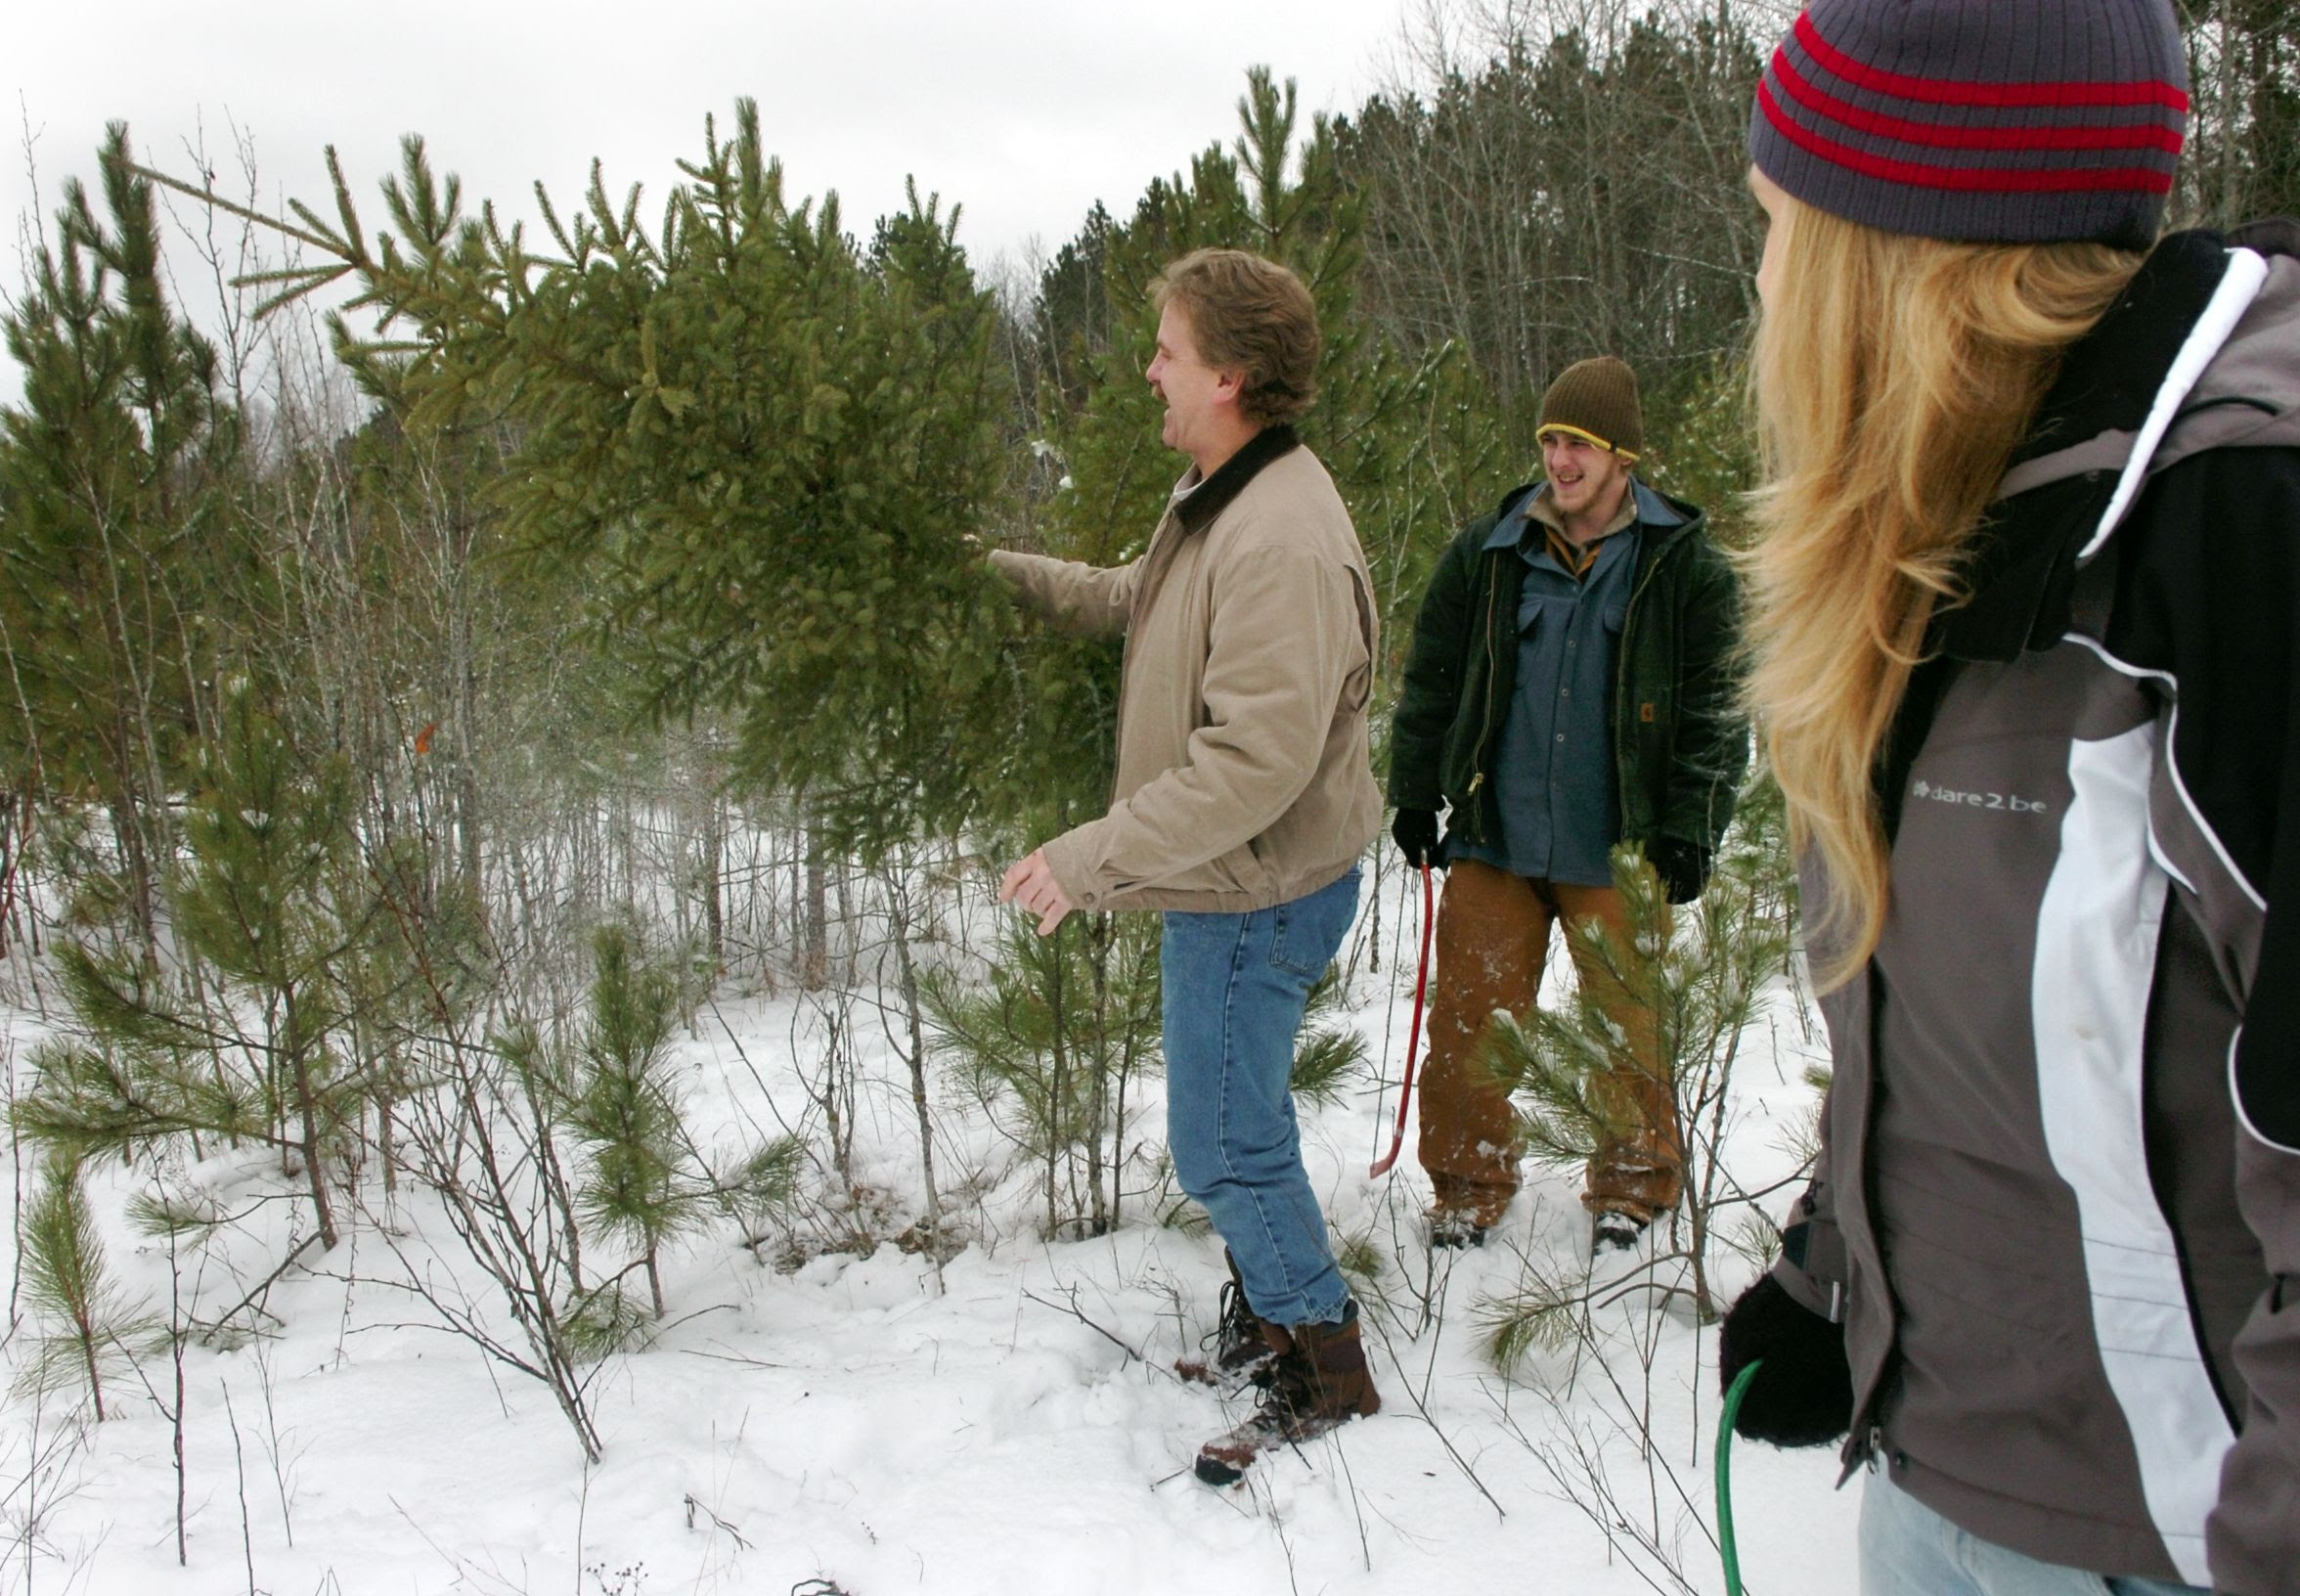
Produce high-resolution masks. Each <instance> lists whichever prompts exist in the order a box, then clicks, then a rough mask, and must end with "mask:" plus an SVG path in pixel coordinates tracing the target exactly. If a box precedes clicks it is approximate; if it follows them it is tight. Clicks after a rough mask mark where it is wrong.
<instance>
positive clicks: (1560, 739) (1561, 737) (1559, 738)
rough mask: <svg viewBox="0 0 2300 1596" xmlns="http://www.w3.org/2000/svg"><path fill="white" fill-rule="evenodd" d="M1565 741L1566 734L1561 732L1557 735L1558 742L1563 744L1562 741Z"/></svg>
mask: <svg viewBox="0 0 2300 1596" xmlns="http://www.w3.org/2000/svg"><path fill="white" fill-rule="evenodd" d="M1565 740H1566V734H1565V733H1564V732H1563V731H1560V732H1559V733H1558V741H1560V742H1563V741H1565Z"/></svg>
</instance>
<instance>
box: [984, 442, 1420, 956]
mask: <svg viewBox="0 0 2300 1596" xmlns="http://www.w3.org/2000/svg"><path fill="white" fill-rule="evenodd" d="M991 557H992V558H993V560H994V561H995V563H996V566H997V568H998V570H999V571H1000V572H1002V573H1003V574H1004V575H1005V576H1006V577H1007V578H1008V579H1009V580H1010V581H1012V582H1013V583H1014V584H1015V587H1016V589H1017V590H1018V592H1019V594H1020V597H1021V598H1022V599H1023V601H1024V602H1026V603H1029V604H1031V605H1032V606H1034V607H1036V608H1038V609H1039V610H1042V611H1044V612H1045V613H1047V614H1048V615H1050V616H1052V617H1054V618H1055V619H1056V620H1057V621H1058V622H1059V623H1061V624H1064V625H1066V626H1068V627H1070V628H1072V629H1075V630H1078V631H1082V632H1087V633H1114V632H1124V633H1125V634H1126V639H1127V643H1126V665H1125V670H1124V675H1123V678H1122V683H1121V687H1120V690H1119V709H1118V776H1117V780H1116V782H1115V783H1114V786H1113V790H1112V796H1111V804H1110V812H1109V813H1108V814H1107V815H1105V816H1103V817H1102V818H1101V819H1100V820H1090V821H1088V822H1087V823H1086V824H1084V825H1082V826H1078V827H1076V828H1075V829H1073V830H1070V831H1066V832H1064V833H1063V834H1062V835H1061V836H1059V837H1056V838H1055V839H1054V840H1053V841H1051V842H1049V843H1047V844H1046V845H1045V853H1046V861H1047V864H1049V865H1050V866H1051V867H1052V868H1053V871H1054V878H1055V880H1057V881H1058V882H1060V883H1061V885H1062V890H1063V891H1064V892H1065V893H1066V894H1067V895H1068V896H1069V898H1070V900H1071V902H1072V903H1073V904H1075V905H1076V906H1077V907H1078V908H1080V909H1184V910H1195V911H1210V910H1212V911H1222V912H1233V913H1235V912H1244V911H1249V910H1253V909H1267V908H1269V907H1271V906H1272V905H1275V904H1282V903H1286V902H1289V901H1291V900H1293V899H1296V898H1300V897H1302V896H1303V895H1305V894H1306V893H1311V892H1315V891H1317V890H1318V889H1319V888H1320V887H1324V886H1328V885H1331V884H1332V883H1333V882H1334V881H1336V880H1338V879H1340V878H1341V876H1342V875H1343V873H1344V872H1345V871H1347V870H1348V869H1349V867H1350V865H1351V864H1354V863H1355V862H1356V860H1357V858H1358V856H1359V855H1360V854H1362V853H1363V852H1364V851H1365V848H1366V845H1367V844H1368V843H1369V842H1371V841H1372V840H1373V838H1374V835H1375V833H1376V832H1377V831H1378V830H1379V829H1380V827H1381V818H1382V798H1381V792H1380V789H1379V788H1377V787H1376V785H1375V784H1374V776H1373V768H1372V755H1371V750H1370V746H1369V742H1368V733H1367V730H1366V708H1367V704H1368V702H1369V701H1370V699H1371V697H1372V693H1373V662H1374V658H1375V647H1376V643H1377V638H1376V625H1377V623H1376V621H1375V618H1374V605H1373V581H1372V578H1371V577H1370V576H1369V575H1368V573H1367V570H1366V563H1365V554H1364V551H1363V550H1361V549H1360V548H1359V547H1358V542H1357V533H1356V530H1355V529H1354V528H1353V527H1352V526H1351V525H1350V522H1349V510H1346V509H1345V508H1344V507H1343V504H1342V497H1341V495H1340V494H1339V493H1337V492H1336V491H1335V489H1334V482H1333V478H1331V477H1330V476H1328V475H1327V474H1326V469H1325V467H1324V466H1323V465H1320V464H1319V463H1318V460H1317V457H1316V456H1314V455H1312V454H1311V453H1310V452H1309V451H1308V450H1307V449H1305V448H1303V447H1302V446H1301V444H1300V442H1299V440H1298V439H1297V438H1296V437H1295V436H1294V433H1293V430H1292V428H1290V427H1271V428H1268V429H1266V430H1264V431H1263V432H1261V434H1260V435H1259V436H1257V437H1256V438H1255V439H1254V440H1253V442H1251V443H1249V444H1248V445H1247V446H1246V447H1245V448H1244V449H1242V450H1240V451H1239V452H1238V454H1237V455H1236V456H1235V457H1233V458H1232V459H1231V460H1230V461H1229V462H1228V463H1227V464H1225V465H1223V466H1222V467H1221V468H1220V469H1219V470H1217V471H1216V472H1215V473H1214V475H1213V476H1212V477H1210V478H1208V479H1207V480H1205V481H1203V482H1200V481H1198V480H1197V471H1196V468H1195V467H1193V468H1192V470H1191V471H1190V472H1189V474H1188V475H1186V476H1184V477H1183V479H1182V481H1181V483H1180V484H1179V485H1178V486H1177V487H1176V489H1175V496H1174V499H1173V501H1172V504H1171V505H1170V506H1169V507H1168V510H1167V512H1166V514H1165V516H1164V517H1163V518H1162V519H1161V520H1160V522H1159V525H1158V530H1157V531H1156V533H1154V534H1153V535H1152V537H1151V540H1150V546H1149V548H1148V549H1147V550H1146V551H1145V552H1144V553H1143V554H1142V556H1141V557H1140V558H1139V559H1136V560H1134V561H1133V562H1132V563H1130V564H1128V565H1122V566H1118V567H1115V568H1105V567H1101V566H1093V565H1083V564H1077V563H1074V562H1071V561H1067V560H1058V559H1049V558H1046V557H1044V556H1042V555H1038V554H1016V553H1013V552H1011V551H1006V550H1000V551H997V552H996V553H995V554H993V555H992V556H991Z"/></svg>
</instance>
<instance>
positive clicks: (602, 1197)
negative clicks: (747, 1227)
mask: <svg viewBox="0 0 2300 1596" xmlns="http://www.w3.org/2000/svg"><path fill="white" fill-rule="evenodd" d="M592 947H593V951H594V954H595V956H596V959H597V974H596V976H595V977H594V979H593V983H592V989H591V1023H590V1025H589V1027H588V1028H587V1030H586V1031H585V1033H584V1036H583V1039H582V1042H581V1043H580V1045H579V1046H578V1048H577V1052H576V1059H577V1069H576V1072H575V1079H574V1081H573V1083H572V1084H571V1090H570V1094H569V1101H568V1104H567V1116H566V1119H567V1126H568V1129H569V1130H570V1131H572V1132H573V1133H574V1135H575V1137H576V1140H577V1141H578V1142H579V1143H580V1144H581V1146H582V1149H583V1153H584V1157H585V1160H586V1163H587V1166H588V1168H587V1170H586V1173H585V1175H584V1177H583V1179H582V1181H581V1183H580V1184H579V1185H578V1186H577V1187H576V1191H575V1205H576V1212H577V1213H578V1214H579V1215H580V1216H581V1217H582V1219H584V1221H585V1222H587V1223H588V1224H590V1225H592V1226H593V1227H595V1228H596V1229H597V1230H600V1231H604V1232H605V1233H606V1234H607V1235H608V1236H610V1237H613V1238H615V1239H617V1240H620V1241H624V1242H628V1243H629V1244H630V1245H631V1246H633V1247H635V1248H636V1249H638V1251H639V1254H640V1260H639V1262H640V1264H642V1265H643V1266H644V1268H645V1270H646V1277H647V1292H648V1296H649V1297H650V1299H651V1300H652V1303H653V1306H654V1313H655V1317H657V1318H661V1317H662V1315H663V1274H662V1249H663V1245H664V1243H665V1242H667V1241H670V1240H672V1239H673V1238H675V1237H677V1236H679V1235H680V1234H682V1233H683V1232H686V1231H687V1230H690V1229H693V1228H694V1227H695V1226H696V1225H697V1224H699V1223H700V1222H701V1221H702V1219H703V1218H704V1215H705V1207H704V1205H705V1203H706V1202H707V1200H708V1197H709V1190H708V1187H707V1186H705V1185H703V1184H701V1183H699V1182H697V1181H696V1180H694V1179H693V1178H691V1177H690V1172H689V1166H690V1153H689V1143H688V1140H687V1135H686V1127H685V1125H684V1124H682V1123H681V1119H680V1112H679V1102H678V1098H677V1096H676V1095H675V1088H674V1087H673V1086H672V1083H671V1081H670V1079H669V1074H670V1071H669V1066H670V1051H669V1048H670V1041H671V1032H672V1028H673V1026H674V1025H675V1024H676V1021H677V1009H678V999H679V987H678V982H677V981H676V979H675V978H674V977H673V976H672V975H671V973H670V972H669V971H668V970H666V969H664V968H662V967H661V966H660V965H656V964H650V963H649V962H647V961H646V959H645V958H644V957H643V955H642V954H641V952H640V950H638V949H636V948H635V947H634V945H633V938H632V936H631V934H630V933H629V932H627V931H625V930H623V929H622V928H621V927H619V926H609V927H606V928H603V929H601V930H600V931H599V932H598V934H597V937H596V938H595V939H594V941H593V944H592Z"/></svg>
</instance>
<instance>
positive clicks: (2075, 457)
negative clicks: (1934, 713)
mask: <svg viewBox="0 0 2300 1596" xmlns="http://www.w3.org/2000/svg"><path fill="white" fill-rule="evenodd" d="M2296 239H2300V230H2293V229H2292V228H2291V227H2290V224H2282V227H2281V229H2278V228H2275V227H2270V228H2261V229H2254V230H2247V231H2240V232H2238V233H2237V234H2235V235H2234V236H2232V237H2231V238H2223V237H2222V236H2221V235H2219V234H2216V233H2208V232H2201V231H2199V232H2190V233H2177V234H2174V235H2172V236H2171V237H2169V238H2167V239H2165V240H2164V241H2163V243H2161V244H2158V245H2157V247H2156V249H2155V251H2154V252H2153V253H2151V254H2150V255H2149V257H2148V259H2147V260H2146V262H2145V263H2144V264H2143V266H2142V267H2141V270H2140V272H2139V273H2138V274H2137V275H2136V276H2135V277H2134V278H2133V281H2132V283H2131V285H2130V286H2129V287H2128V288H2126V289H2125V291H2124V293H2123V294H2122V295H2120V296H2119V297H2118V299H2117V300H2116V302H2115V303H2114V304H2113V305H2111V306H2110V307H2109V308H2108V311H2107V313H2106V314H2105V315H2104V316H2102V317H2101V321H2100V323H2099V325H2097V326H2096V327H2095V328H2094V330H2093V331H2092V332H2090V333H2088V334H2087V335H2086V336H2085V337H2084V338H2082V339H2081V340H2079V341H2078V342H2077V343H2076V344H2075V345H2074V346H2073V347H2072V348H2070V350H2069V351H2068V353H2067V355H2066V357H2065V358H2064V359H2063V361H2062V363H2061V368H2060V372H2059V375H2058V376H2057V377H2056V379H2055V380H2054V383H2053V386H2052V387H2051V388H2050V389H2049V390H2048V391H2047V393H2046V395H2045V399H2044V402H2043V403H2042V404H2041V405H2040V406H2039V407H2038V411H2037V418H2036V421H2034V422H2033V423H2032V424H2031V426H2030V429H2029V433H2028V437H2027V439H2026V441H2025V442H2023V443H2022V445H2021V446H2020V448H2019V449H2018V450H2017V451H2016V452H2015V453H2014V455H2013V457H2012V465H2011V466H2010V467H2009V468H2008V469H2007V471H2006V473H2005V478H2004V481H2003V482H2002V483H2001V484H2000V485H1999V488H1998V490H1997V500H1996V505H1995V508H1994V509H1993V510H1992V512H1991V519H1990V525H1989V526H1988V527H1987V528H1986V529H1984V531H1983V533H1982V535H1981V537H1980V538H1979V540H1977V542H1976V544H1975V547H1974V549H1973V552H1972V554H1971V555H1970V558H1969V560H1968V565H1967V569H1966V576H1967V582H1968V588H1969V591H1970V594H1971V597H1970V598H1969V599H1968V601H1967V602H1966V603H1964V604H1962V605H1960V606H1959V607H1957V608H1955V609H1949V610H1943V611H1942V612H1941V613H1940V614H1938V615H1937V616H1935V617H1934V620H1933V625H1932V628H1931V633H1930V636H1929V639H1928V644H1929V647H1930V649H1931V650H1932V651H1935V652H1939V653H1942V654H1945V655H1947V656H1948V657H1950V658H1954V659H1966V660H2009V659H2012V658H2013V657H2015V656H2016V655H2017V654H2019V653H2020V652H2021V651H2022V650H2023V649H2024V648H2036V647H2046V646H2050V645H2051V644H2052V643H2055V642H2057V640H2058V639H2059V638H2060V637H2061V636H2062V634H2063V633H2064V632H2065V631H2066V630H2067V625H2068V602H2069V594H2070V591H2071V589H2072V587H2073V584H2074V578H2075V573H2076V570H2077V569H2078V567H2079V566H2081V565H2083V564H2084V563H2086V562H2087V561H2089V560H2091V559H2092V558H2093V557H2094V556H2095V555H2097V554H2099V553H2100V552H2101V549H2103V548H2104V547H2105V546H2106V544H2107V542H2108V540H2109V538H2110V536H2111V535H2112V534H2113V533H2114V531H2115V530H2116V527H2117V525H2118V524H2119V523H2120V522H2121V521H2122V520H2123V518H2124V516H2125V515H2126V513H2127V512H2128V511H2130V510H2131V509H2132V506H2133V504H2134V503H2135V502H2136V501H2137V500H2138V498H2139V496H2140V492H2141V490H2142V488H2143V487H2145V484H2146V481H2147V479H2148V478H2149V477H2150V476H2152V475H2154V474H2155V473H2157V472H2159V471H2163V470H2165V469H2167V468H2169V467H2170V466H2172V465H2177V464H2179V463H2180V462H2181V461H2183V460H2186V459H2188V458H2189V457H2190V456H2192V455H2195V454H2199V453H2201V452H2203V451H2204V450H2207V449H2216V448H2232V447H2245V446H2251V447H2260V446H2273V445H2278V444H2281V445H2293V444H2300V361H2295V360H2293V358H2292V356H2291V354H2290V350H2291V348H2292V347H2293V340H2294V339H2295V337H2300V257H2296V256H2295V255H2294V254H2292V253H2290V252H2288V251H2289V250H2290V249H2291V248H2292V247H2293V244H2294V243H2295V241H2296ZM2249 244H2259V245H2260V246H2261V247H2258V248H2255V247H2250V246H2248V245H2249Z"/></svg>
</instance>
